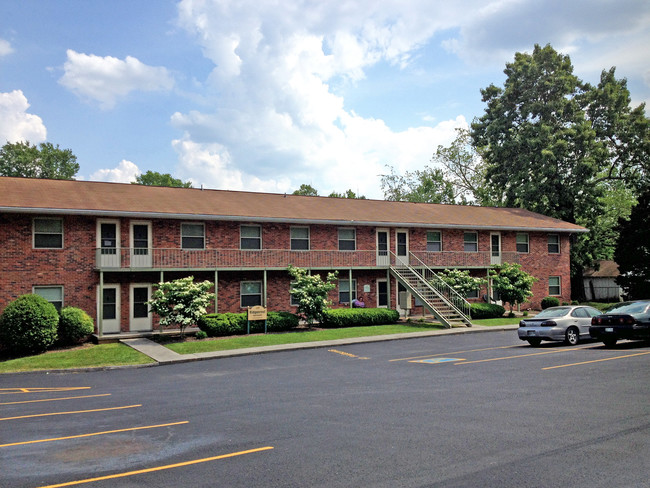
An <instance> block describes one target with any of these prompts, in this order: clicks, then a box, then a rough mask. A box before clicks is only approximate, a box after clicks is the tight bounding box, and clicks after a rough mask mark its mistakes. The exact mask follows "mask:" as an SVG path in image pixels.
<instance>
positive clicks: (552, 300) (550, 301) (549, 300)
mask: <svg viewBox="0 0 650 488" xmlns="http://www.w3.org/2000/svg"><path fill="white" fill-rule="evenodd" d="M558 305H560V299H559V298H557V297H544V298H542V310H545V309H547V308H549V307H557V306H558Z"/></svg>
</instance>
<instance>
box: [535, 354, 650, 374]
mask: <svg viewBox="0 0 650 488" xmlns="http://www.w3.org/2000/svg"><path fill="white" fill-rule="evenodd" d="M645 354H650V351H648V352H638V353H636V354H626V355H625V356H616V357H613V358H604V359H593V360H591V361H583V362H581V363H571V364H561V365H560V366H549V367H547V368H542V370H547V369H556V368H567V367H569V366H581V365H583V364H591V363H600V362H601V361H613V360H614V359H623V358H631V357H634V356H643V355H645Z"/></svg>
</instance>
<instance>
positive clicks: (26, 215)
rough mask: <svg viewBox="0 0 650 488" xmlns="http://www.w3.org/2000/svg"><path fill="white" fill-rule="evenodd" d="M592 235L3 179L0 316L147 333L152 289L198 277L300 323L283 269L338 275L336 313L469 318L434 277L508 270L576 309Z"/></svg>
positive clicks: (448, 213) (441, 211)
mask: <svg viewBox="0 0 650 488" xmlns="http://www.w3.org/2000/svg"><path fill="white" fill-rule="evenodd" d="M585 231H586V229H584V228H582V227H579V226H576V225H573V224H570V223H567V222H563V221H560V220H556V219H552V218H549V217H545V216H543V215H539V214H535V213H532V212H528V211H526V210H522V209H511V208H485V207H476V206H455V205H435V204H421V203H407V202H388V201H378V200H351V199H338V198H325V197H305V196H294V195H281V194H265V193H250V192H234V191H220V190H202V189H185V188H160V187H148V186H140V185H129V184H117V183H100V182H85V181H66V180H42V179H28V178H7V177H2V178H0V244H1V246H2V247H1V251H0V264H1V266H2V271H1V272H0V273H1V274H0V311H1V310H3V309H4V307H5V306H6V305H7V303H9V302H10V301H11V300H13V299H15V298H16V297H18V296H19V295H22V294H25V293H37V294H40V295H42V296H44V297H46V298H47V299H48V300H50V301H51V302H53V303H55V305H57V306H64V305H72V306H76V307H79V308H82V309H84V310H86V311H87V312H88V313H89V314H90V315H91V316H93V317H94V318H95V320H96V324H97V329H98V332H99V333H100V334H108V333H116V332H133V331H147V330H151V329H152V327H154V326H155V325H156V324H155V319H154V318H152V316H151V314H150V313H149V310H148V307H147V304H146V302H147V300H149V297H150V295H151V292H152V287H153V286H154V285H155V284H156V283H158V282H160V281H169V280H173V279H175V278H179V277H183V276H187V275H190V274H191V275H193V276H194V277H195V279H197V280H206V279H207V280H210V281H212V282H214V283H215V290H216V295H217V299H216V301H215V304H214V307H213V309H214V310H216V311H219V312H240V311H244V310H245V309H246V307H248V306H252V305H258V304H262V305H265V306H267V307H268V308H269V310H289V311H292V310H295V307H294V306H293V305H292V299H291V294H290V285H291V282H290V277H289V274H288V273H287V266H288V265H289V264H293V265H295V266H299V267H304V268H308V269H309V270H311V272H312V273H321V274H323V275H324V274H325V273H327V272H328V271H334V270H336V271H338V273H339V275H338V278H339V280H338V285H337V288H336V290H335V291H333V292H332V296H331V298H332V300H333V302H334V306H350V305H349V304H350V301H351V300H353V299H354V298H355V297H361V296H363V297H364V299H365V302H366V303H367V304H368V306H377V307H396V308H398V309H400V310H401V311H402V312H404V313H407V312H408V310H409V309H411V308H412V307H419V306H424V307H425V308H426V309H427V310H430V309H437V308H439V307H440V306H446V305H445V304H444V303H443V302H445V303H446V304H447V305H449V306H450V307H451V308H454V309H456V306H457V307H458V309H462V306H461V305H458V304H456V305H455V306H454V305H453V303H454V299H453V297H452V298H450V297H449V296H447V297H446V298H445V296H443V295H445V293H444V292H440V290H438V291H435V292H431V291H430V290H428V287H429V285H427V284H426V283H427V280H428V278H427V273H431V272H432V271H431V270H440V269H445V268H454V267H455V268H462V269H469V270H472V273H473V274H475V275H476V276H481V277H487V270H488V268H489V267H490V266H491V265H492V264H494V263H499V262H506V261H507V262H515V263H520V264H521V265H522V267H523V268H524V269H525V270H526V271H527V272H529V273H531V274H533V275H534V276H535V277H536V278H537V279H538V281H537V282H536V283H535V285H534V288H533V292H534V297H533V299H532V301H531V304H528V305H527V306H533V307H536V306H538V305H539V302H540V300H541V299H542V298H543V297H545V296H548V295H554V296H557V297H559V298H560V299H561V300H563V301H568V300H569V299H570V283H569V280H570V278H569V246H570V244H569V236H570V235H571V234H572V233H577V232H585ZM424 278H426V279H424ZM425 289H426V293H425V291H424V290H425ZM427 293H429V294H430V296H429V295H427ZM489 295H491V292H490V289H489V286H488V287H486V289H485V290H483V291H482V292H481V293H480V294H478V296H476V297H474V299H477V300H484V299H486V298H487V297H488V296H489ZM433 311H434V313H437V312H436V310H433ZM443 315H444V314H443Z"/></svg>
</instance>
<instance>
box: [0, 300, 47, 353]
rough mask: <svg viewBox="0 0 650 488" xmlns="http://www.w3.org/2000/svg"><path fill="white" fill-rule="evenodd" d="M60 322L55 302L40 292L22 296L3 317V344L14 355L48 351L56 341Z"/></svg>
mask: <svg viewBox="0 0 650 488" xmlns="http://www.w3.org/2000/svg"><path fill="white" fill-rule="evenodd" d="M58 325H59V314H58V313H57V311H56V308H54V305H52V304H51V303H50V302H48V301H47V300H45V298H43V297H40V296H38V295H22V296H19V297H18V298H16V299H15V300H14V301H13V302H11V303H9V305H7V307H6V308H5V309H4V311H3V312H2V316H0V343H1V344H2V345H3V346H4V347H5V348H6V349H7V350H8V351H9V353H10V354H15V355H28V354H38V353H41V352H45V350H46V349H47V348H48V347H50V346H51V345H53V344H54V342H55V341H56V337H57V334H56V330H57V327H58Z"/></svg>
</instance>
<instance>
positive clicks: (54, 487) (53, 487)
mask: <svg viewBox="0 0 650 488" xmlns="http://www.w3.org/2000/svg"><path fill="white" fill-rule="evenodd" d="M270 449H273V447H271V446H268V447H258V448H257V449H249V450H248V451H239V452H231V453H229V454H222V455H221V456H214V457H209V458H203V459H195V460H193V461H186V462H184V463H177V464H167V465H165V466H157V467H155V468H147V469H139V470H137V471H127V472H126V473H118V474H111V475H108V476H100V477H99V478H88V479H85V480H78V481H69V482H67V483H59V484H58V485H47V486H41V487H39V488H61V487H63V486H73V485H81V484H84V483H93V482H95V481H104V480H112V479H116V478H125V477H127V476H134V475H136V474H144V473H153V472H155V471H163V470H165V469H173V468H181V467H183V466H191V465H193V464H199V463H207V462H210V461H218V460H220V459H227V458H231V457H236V456H243V455H244V454H252V453H255V452H261V451H268V450H270Z"/></svg>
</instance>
